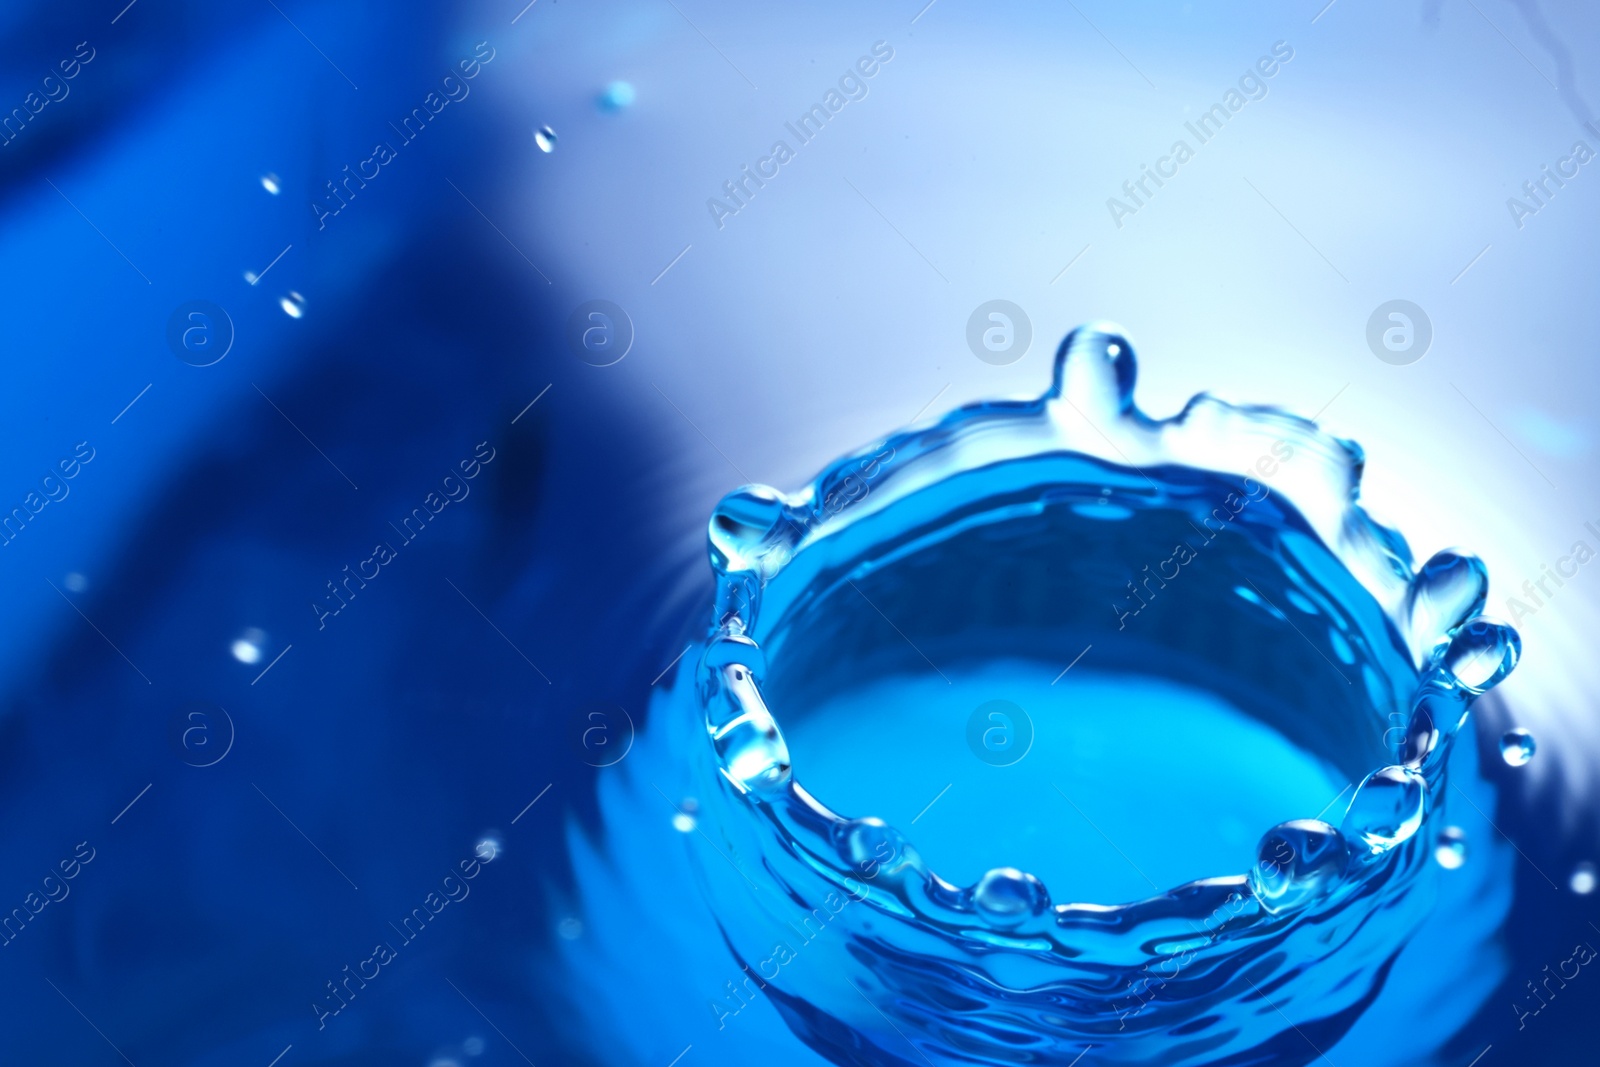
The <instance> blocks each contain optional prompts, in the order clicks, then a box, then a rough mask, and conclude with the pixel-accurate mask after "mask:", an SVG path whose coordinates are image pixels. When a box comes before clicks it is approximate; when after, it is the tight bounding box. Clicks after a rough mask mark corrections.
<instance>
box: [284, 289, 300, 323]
mask: <svg viewBox="0 0 1600 1067" xmlns="http://www.w3.org/2000/svg"><path fill="white" fill-rule="evenodd" d="M278 306H279V307H281V308H283V313H284V314H285V315H287V316H289V317H290V318H291V319H298V318H300V317H301V316H302V315H304V314H305V313H306V298H305V297H303V296H301V295H300V294H299V293H296V292H293V291H292V290H291V291H290V293H289V295H288V296H286V297H284V298H283V299H281V300H279V301H278Z"/></svg>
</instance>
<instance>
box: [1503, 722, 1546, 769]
mask: <svg viewBox="0 0 1600 1067" xmlns="http://www.w3.org/2000/svg"><path fill="white" fill-rule="evenodd" d="M1538 748H1539V745H1538V743H1537V742H1535V741H1534V739H1533V735H1532V734H1530V733H1529V732H1528V731H1526V730H1524V729H1523V728H1522V727H1520V726H1519V727H1517V728H1516V729H1515V730H1507V731H1506V732H1505V733H1504V734H1502V735H1500V758H1501V759H1503V760H1505V761H1506V763H1507V764H1508V765H1509V766H1512V767H1524V766H1526V765H1527V763H1528V761H1529V760H1531V759H1533V754H1534V752H1536V751H1537V750H1538Z"/></svg>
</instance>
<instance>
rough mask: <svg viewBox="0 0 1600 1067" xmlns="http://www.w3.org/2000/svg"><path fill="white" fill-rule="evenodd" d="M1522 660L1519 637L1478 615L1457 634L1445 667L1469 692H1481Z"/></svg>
mask: <svg viewBox="0 0 1600 1067" xmlns="http://www.w3.org/2000/svg"><path fill="white" fill-rule="evenodd" d="M1521 658H1522V638H1521V637H1520V636H1518V634H1517V631H1515V630H1513V629H1512V628H1511V627H1509V626H1507V625H1506V624H1505V623H1503V622H1496V621H1495V620H1494V619H1490V618H1487V617H1485V616H1482V615H1480V616H1478V617H1477V618H1475V619H1473V620H1472V621H1471V622H1468V623H1466V624H1465V625H1463V626H1462V627H1461V629H1459V630H1457V631H1456V634H1455V636H1454V637H1453V638H1451V639H1450V647H1449V648H1447V649H1446V650H1445V653H1444V667H1445V669H1446V670H1448V671H1449V672H1450V673H1451V674H1452V675H1454V676H1455V679H1456V681H1457V682H1460V683H1461V686H1462V688H1464V689H1466V690H1467V691H1468V692H1469V693H1474V694H1476V693H1483V692H1485V691H1486V690H1488V689H1489V688H1491V687H1492V686H1495V685H1497V684H1499V682H1500V680H1501V679H1503V678H1504V677H1505V676H1506V675H1508V674H1510V673H1511V669H1512V668H1513V667H1515V666H1516V665H1517V660H1519V659H1521Z"/></svg>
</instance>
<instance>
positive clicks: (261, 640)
mask: <svg viewBox="0 0 1600 1067" xmlns="http://www.w3.org/2000/svg"><path fill="white" fill-rule="evenodd" d="M266 648H267V632H266V631H265V630H258V629H256V628H255V627H254V626H252V627H250V629H248V630H246V631H245V632H244V633H242V634H240V635H239V636H238V637H236V638H234V641H233V644H232V646H230V648H229V651H231V652H232V653H233V658H234V659H236V660H238V661H239V662H240V663H260V662H261V657H262V655H263V654H264V653H265V652H266Z"/></svg>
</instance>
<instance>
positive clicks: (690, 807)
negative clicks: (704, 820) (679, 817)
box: [678, 797, 700, 815]
mask: <svg viewBox="0 0 1600 1067" xmlns="http://www.w3.org/2000/svg"><path fill="white" fill-rule="evenodd" d="M678 807H680V808H682V809H683V810H684V811H686V812H688V813H689V814H690V815H693V814H694V813H695V812H697V811H699V810H700V802H699V801H698V800H696V799H695V798H694V797H684V798H683V802H682V803H681V804H679V805H678Z"/></svg>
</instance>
